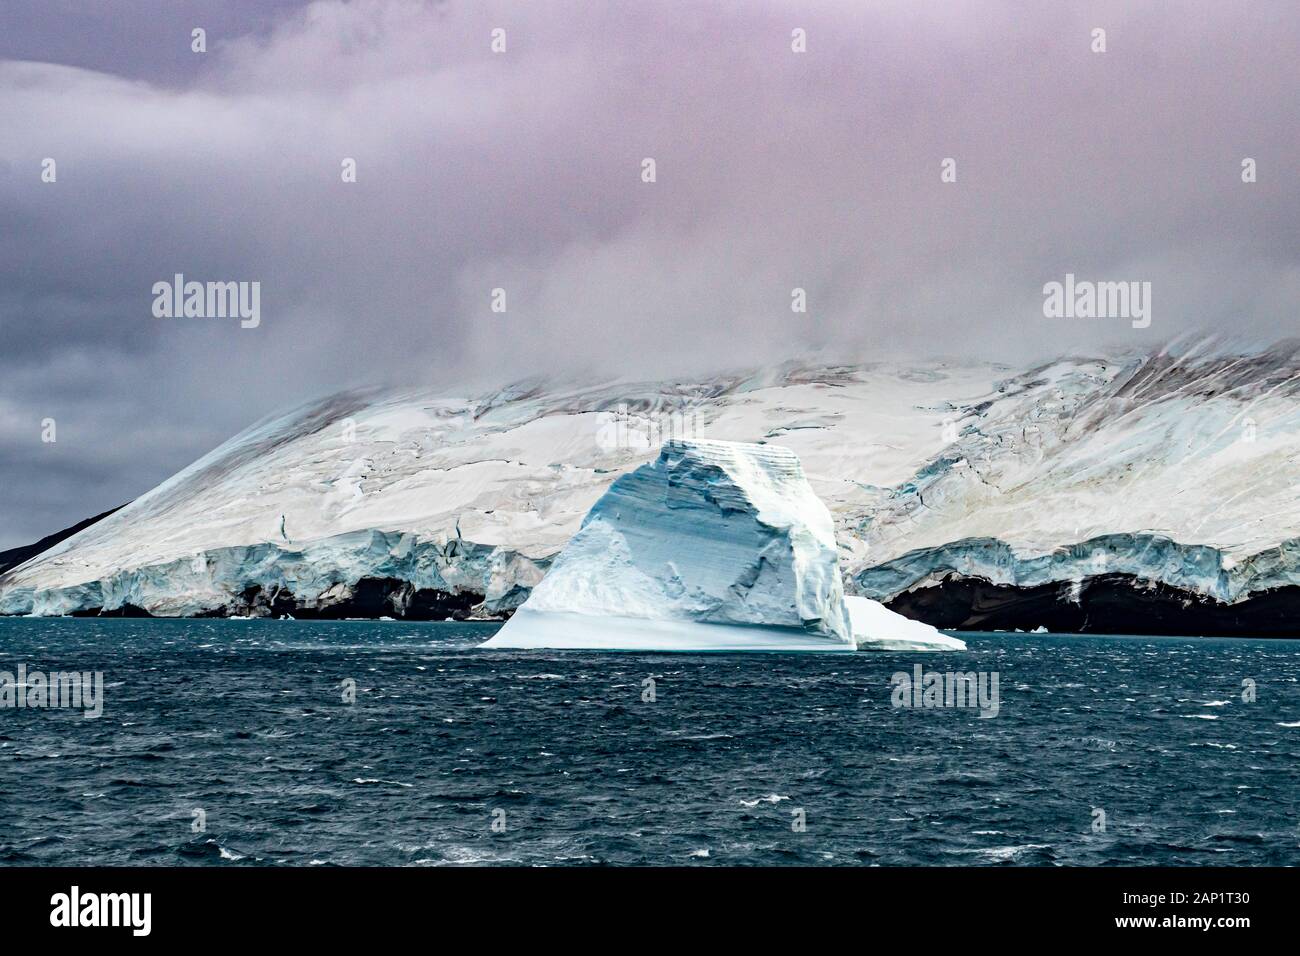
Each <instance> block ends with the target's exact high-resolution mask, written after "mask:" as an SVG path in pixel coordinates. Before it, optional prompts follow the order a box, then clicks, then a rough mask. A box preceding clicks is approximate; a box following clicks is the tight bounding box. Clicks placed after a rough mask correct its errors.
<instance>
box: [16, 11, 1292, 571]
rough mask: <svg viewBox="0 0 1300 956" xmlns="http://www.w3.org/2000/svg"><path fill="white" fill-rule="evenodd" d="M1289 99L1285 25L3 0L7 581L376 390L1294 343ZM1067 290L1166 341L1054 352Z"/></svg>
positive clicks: (1143, 18) (1069, 325)
mask: <svg viewBox="0 0 1300 956" xmlns="http://www.w3.org/2000/svg"><path fill="white" fill-rule="evenodd" d="M87 10H101V11H105V12H99V13H95V12H87ZM194 27H204V28H205V29H206V30H207V41H208V52H207V53H205V54H196V53H193V52H191V50H190V42H191V41H190V31H191V29H192V28H194ZM496 27H501V28H504V29H505V30H506V43H507V49H506V52H505V53H503V54H495V53H493V52H492V50H491V48H490V43H491V32H492V30H493V29H494V28H496ZM796 27H799V28H803V29H805V30H806V31H807V52H806V53H803V54H797V53H794V52H792V51H791V31H792V30H793V29H795V28H796ZM1096 27H1101V28H1104V29H1105V30H1106V44H1107V52H1105V53H1094V52H1092V49H1091V45H1092V42H1093V41H1092V36H1091V33H1092V30H1093V29H1094V28H1096ZM1298 63H1300V5H1297V4H1295V3H1294V2H1291V0H1278V2H1273V3H1270V2H1257V3H1251V4H1249V5H1233V4H1224V3H1222V2H1195V0H1185V2H1179V3H1133V2H1113V3H1069V4H1037V3H1031V2H1017V3H994V2H983V3H959V2H945V3H941V4H938V3H936V4H924V3H917V2H915V0H906V2H896V3H871V2H862V0H856V2H851V3H850V2H847V0H846V2H843V3H832V2H818V3H807V4H800V3H764V2H758V0H751V2H746V3H731V2H726V3H723V2H717V3H707V2H700V3H687V2H685V0H674V2H653V0H638V2H636V3H626V2H611V3H595V2H593V3H589V4H574V3H572V2H558V0H557V2H545V0H528V2H523V0H517V2H512V3H491V2H482V0H475V2H468V3H461V2H447V3H441V4H434V3H420V2H403V0H368V2H352V3H341V2H332V0H331V2H320V3H314V4H310V5H304V4H300V3H290V2H267V0H257V2H253V0H231V2H225V3H221V4H217V3H209V2H194V0H134V2H131V3H114V4H105V5H98V4H89V3H80V2H78V3H73V2H52V0H6V2H5V3H4V5H3V6H2V7H0V221H3V223H4V228H3V230H0V345H2V348H0V485H2V486H3V488H4V496H3V506H2V507H0V547H6V546H11V545H15V544H19V543H25V542H26V541H29V540H31V539H33V538H36V537H39V536H40V535H42V534H45V533H47V532H49V531H52V530H55V529H57V528H59V527H62V526H65V525H67V524H70V523H72V522H74V521H76V520H78V519H80V518H82V517H85V516H87V515H89V514H92V513H95V512H97V511H99V510H102V509H104V508H106V507H109V506H112V505H115V504H119V503H121V502H123V501H125V500H127V499H129V498H131V497H133V496H135V495H137V494H139V493H141V492H142V491H145V490H147V489H148V488H149V487H151V486H152V485H154V484H156V483H157V482H158V481H159V480H161V479H163V478H165V477H167V476H168V475H169V474H171V473H172V472H174V471H175V470H176V469H178V468H180V467H182V466H184V465H185V464H187V463H188V462H190V461H191V460H193V459H194V458H196V457H198V456H199V455H200V454H202V453H203V452H205V451H207V450H209V449H210V448H211V447H212V446H214V445H215V444H217V443H218V442H219V441H221V440H223V439H224V438H226V437H228V436H229V435H230V434H232V433H234V432H235V431H238V430H239V429H240V428H242V427H243V426H245V425H246V424H248V423H249V422H251V421H252V420H254V419H256V418H259V417H261V416H262V415H264V414H266V413H268V412H270V411H273V410H275V409H277V408H279V407H281V406H283V405H285V404H290V403H296V402H298V401H300V400H303V399H306V398H309V397H312V396H314V395H319V394H322V393H326V392H330V391H333V390H335V389H338V388H342V387H345V386H348V385H352V384H358V383H362V382H385V381H399V382H420V383H426V382H427V383H445V384H448V385H452V384H455V383H458V382H461V381H465V382H475V383H479V382H484V381H490V380H498V379H502V378H508V377H512V376H522V375H529V374H534V373H549V372H564V371H570V370H573V369H595V370H601V371H610V372H619V373H634V374H643V375H646V376H671V375H674V374H683V375H686V374H690V373H692V372H694V371H697V370H701V369H711V368H718V367H728V366H735V365H738V364H747V363H752V362H764V361H770V360H773V359H784V358H789V357H796V356H799V355H803V354H807V353H808V352H810V351H811V350H813V349H822V350H829V351H830V352H834V353H836V354H839V355H842V356H843V357H845V358H852V357H874V356H904V357H908V356H910V357H917V358H922V359H932V358H938V357H940V356H943V355H950V356H962V355H968V354H969V355H976V356H979V357H985V358H987V357H994V358H1001V359H1004V360H1006V361H1008V362H1013V363H1014V362H1021V361H1027V360H1030V359H1035V358H1039V357H1044V356H1049V355H1051V354H1053V353H1058V352H1061V351H1067V350H1072V351H1085V350H1088V349H1090V348H1097V347H1100V346H1101V345H1103V344H1108V343H1113V344H1117V345H1120V346H1124V345H1136V346H1145V345H1151V344H1154V343H1157V342H1160V341H1164V340H1168V339H1171V338H1174V337H1176V336H1179V335H1182V334H1184V333H1188V332H1193V331H1196V330H1202V329H1204V330H1211V331H1217V332H1229V333H1232V334H1234V335H1242V336H1247V337H1251V338H1254V339H1260V340H1272V339H1277V338H1282V337H1286V336H1291V335H1294V334H1295V332H1296V311H1297V303H1298V302H1300V225H1298V223H1300V153H1298V152H1297V146H1298V145H1300V144H1298V142H1297V140H1300V133H1297V131H1298V130H1300V96H1298V95H1297V87H1298V86H1300V83H1298V82H1297V80H1298V74H1297V64H1298ZM46 157H52V158H54V159H55V160H56V163H57V175H58V179H57V182H55V183H43V182H41V178H40V176H41V163H42V160H43V159H44V158H46ZM344 157H352V158H355V159H356V161H357V167H358V181H357V182H356V183H343V182H342V181H341V177H340V163H341V160H342V159H343V158H344ZM645 157H653V158H654V159H655V161H656V164H657V175H658V179H657V182H655V183H653V184H647V183H643V182H641V178H640V174H641V161H642V159H643V158H645ZM945 157H952V158H954V159H955V160H956V162H957V182H955V183H943V182H941V181H940V163H941V161H942V160H943V159H944V158H945ZM1245 157H1251V158H1254V159H1255V160H1256V162H1257V165H1258V182H1255V183H1251V184H1245V183H1243V182H1242V181H1241V162H1242V159H1243V158H1245ZM176 272H182V273H184V274H185V275H186V276H187V277H189V278H194V279H202V280H207V279H212V280H246V281H253V280H256V281H260V282H261V284H262V323H261V326H260V327H259V328H257V329H241V328H239V324H238V321H237V320H221V319H213V320H206V319H193V318H191V319H171V320H160V319H156V318H154V317H153V315H152V313H151V304H152V294H151V292H150V289H151V287H152V285H153V283H154V282H157V281H159V280H168V279H170V278H171V276H172V275H173V274H174V273H176ZM1067 272H1073V273H1075V274H1076V275H1078V276H1080V277H1081V278H1093V279H1098V280H1139V281H1149V282H1151V283H1152V289H1153V292H1152V298H1153V302H1152V324H1151V327H1150V328H1149V329H1146V330H1135V329H1133V328H1131V327H1130V325H1129V323H1128V322H1126V321H1123V320H1115V319H1095V320H1051V319H1046V318H1044V316H1043V312H1042V302H1043V296H1042V286H1043V284H1044V283H1045V282H1048V281H1052V280H1060V279H1062V278H1063V277H1064V275H1065V274H1066V273H1067ZM794 287H802V288H804V289H806V290H807V295H808V312H807V314H794V313H792V312H791V310H790V294H791V289H792V288H794ZM494 288H504V289H505V290H506V295H507V306H508V311H507V312H506V313H505V314H496V313H493V312H492V311H491V309H490V308H489V304H490V297H491V292H492V290H493V289H494ZM47 417H52V418H54V419H56V421H57V422H58V442H57V443H56V444H54V445H48V444H43V443H42V442H41V441H40V434H41V420H42V419H44V418H47Z"/></svg>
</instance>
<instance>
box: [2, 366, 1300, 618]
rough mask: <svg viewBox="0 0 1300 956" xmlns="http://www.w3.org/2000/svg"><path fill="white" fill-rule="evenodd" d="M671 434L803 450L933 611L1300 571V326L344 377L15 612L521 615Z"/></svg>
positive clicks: (79, 539) (41, 574)
mask: <svg viewBox="0 0 1300 956" xmlns="http://www.w3.org/2000/svg"><path fill="white" fill-rule="evenodd" d="M673 436H681V437H692V436H694V437H710V438H723V439H730V440H737V441H750V442H773V443H779V444H781V445H783V446H786V447H788V448H790V449H791V450H793V451H794V452H795V453H796V454H797V455H798V456H799V458H800V459H801V460H802V462H803V466H804V470H805V472H806V473H807V475H808V478H809V481H810V482H811V484H812V486H813V489H814V490H815V491H816V493H817V495H818V496H819V497H820V498H821V499H822V500H823V501H825V502H826V503H827V505H828V506H829V507H830V509H831V511H832V514H833V515H834V518H835V523H836V534H837V538H838V540H839V542H840V547H841V550H842V554H841V566H842V568H843V570H844V572H845V575H846V590H847V591H848V592H849V593H857V594H862V595H866V596H868V597H872V598H876V599H879V600H883V601H895V602H899V601H901V602H903V603H904V604H905V605H906V606H907V607H909V608H911V609H913V610H917V609H919V611H918V613H921V614H922V616H924V608H925V606H927V605H926V601H924V600H922V601H918V600H917V595H918V594H923V593H931V592H935V588H934V587H931V586H933V585H938V584H940V583H941V582H953V581H958V580H960V581H978V582H981V586H984V585H987V586H989V587H994V588H1012V589H1019V590H1022V591H1023V590H1025V589H1035V588H1039V589H1041V588H1043V587H1049V588H1060V589H1063V590H1062V591H1061V594H1060V595H1058V598H1060V599H1064V600H1067V601H1068V600H1076V599H1079V600H1082V599H1083V598H1084V597H1086V594H1082V593H1081V589H1083V590H1086V585H1087V582H1089V581H1101V580H1107V581H1110V582H1112V583H1113V582H1115V581H1121V580H1122V581H1123V582H1125V583H1126V586H1127V587H1130V588H1138V589H1146V590H1150V589H1152V588H1163V589H1167V590H1168V591H1169V594H1171V595H1173V597H1172V598H1171V599H1172V600H1180V601H1184V602H1185V601H1187V600H1191V599H1195V600H1200V599H1204V600H1206V601H1210V602H1213V603H1215V604H1218V605H1231V606H1241V605H1242V602H1243V601H1245V599H1247V598H1253V597H1255V596H1258V595H1260V594H1261V593H1263V592H1274V593H1276V592H1278V589H1285V588H1288V587H1291V586H1296V585H1300V543H1298V541H1297V539H1300V351H1298V350H1297V348H1296V347H1295V346H1293V345H1284V346H1278V347H1275V348H1274V349H1272V350H1271V351H1268V352H1265V353H1261V354H1254V355H1229V356H1223V355H1209V354H1206V355H1200V354H1196V353H1195V352H1193V353H1192V354H1183V355H1181V356H1180V357H1174V356H1172V355H1170V354H1166V353H1159V354H1153V355H1114V356H1097V357H1085V358H1069V359H1062V360H1060V361H1057V362H1054V363H1051V364H1048V365H1044V366H1041V367H1037V368H1031V369H1019V370H1018V369H1012V368H1007V367H1005V366H997V365H989V364H977V363H972V364H968V365H952V364H944V365H937V364H936V365H912V366H901V365H885V364H879V365H855V366H810V365H806V364H793V363H792V364H788V365H785V366H782V367H779V368H772V369H765V370H760V371H756V372H747V373H739V374H730V375H719V376H716V377H711V378H708V379H705V380H701V381H699V382H695V383H689V384H678V383H673V384H664V383H632V382H626V381H617V382H605V383H599V384H589V385H564V386H560V385H548V384H546V383H541V382H534V383H525V384H521V385H517V386H514V387H511V388H509V389H505V390H503V391H499V392H495V393H492V394H486V395H477V396H453V395H448V394H445V393H431V392H393V391H374V392H368V393H346V394H341V395H337V396H333V397H331V398H328V399H326V400H324V401H321V402H317V403H313V404H310V405H308V406H305V407H302V408H299V409H296V410H294V411H292V412H289V413H287V414H283V415H278V416H275V417H272V418H268V419H266V420H264V421H262V422H260V423H258V424H257V425H255V426H253V427H252V428H250V429H248V430H247V431H245V432H244V433H242V434H241V435H238V436H236V437H235V438H233V439H231V440H230V441H228V442H226V443H225V444H224V445H222V446H221V447H219V448H217V449H216V450H214V451H213V452H211V453H210V454H209V455H207V456H205V457H204V458H203V459H201V460H200V461H198V462H195V463H194V464H193V465H191V466H190V467H189V468H187V469H185V470H184V471H182V472H180V473H179V474H177V475H176V476H174V477H173V478H171V479H170V480H168V481H167V482H164V483H163V484H162V485H160V486H158V487H157V488H155V489H154V490H152V491H150V492H149V493H147V494H145V495H143V496H141V497H140V498H139V499H137V500H136V501H134V502H132V503H131V504H130V505H128V506H127V507H125V508H123V509H121V510H120V511H117V512H115V513H114V514H112V515H110V516H109V517H107V518H105V519H103V520H102V521H100V522H98V523H96V524H94V525H92V526H91V527H90V528H88V529H86V530H84V531H82V532H81V533H79V534H77V535H75V536H73V537H71V538H68V539H67V540H65V541H63V542H61V543H60V544H59V545H57V546H56V547H54V548H53V549H51V550H50V551H48V552H46V553H44V554H42V555H39V556H38V557H36V558H34V559H32V560H31V561H28V562H27V563H26V564H24V565H22V566H20V567H18V568H16V569H13V570H11V571H10V572H9V573H8V574H6V575H5V576H4V577H2V578H0V611H2V612H4V613H37V614H63V613H72V612H86V611H94V610H99V609H103V610H105V611H111V610H116V609H123V608H127V609H143V610H145V611H148V612H149V613H153V614H166V615H190V614H200V613H222V614H241V613H281V612H284V613H294V614H296V615H299V616H302V615H311V614H317V615H353V614H355V615H371V614H385V613H387V614H393V615H395V616H401V615H408V616H431V615H432V616H438V615H441V614H444V613H455V614H456V615H458V616H463V615H466V614H476V615H480V616H484V615H493V614H499V613H503V612H508V611H509V610H510V609H512V608H514V607H517V606H518V605H519V604H520V603H521V602H522V600H523V599H524V597H526V596H527V593H528V591H529V589H531V587H532V586H533V585H535V584H536V583H537V582H538V581H539V580H540V579H541V577H542V575H543V574H544V573H545V571H546V568H547V566H548V563H549V560H550V559H551V557H552V556H553V555H555V554H556V553H557V552H558V551H559V550H560V548H561V547H562V546H563V545H564V543H565V542H566V541H567V540H568V538H569V537H570V536H571V535H572V534H573V533H574V532H575V531H576V530H577V528H578V524H579V522H580V521H581V519H582V516H583V515H584V514H586V512H587V510H588V509H589V508H590V507H591V505H592V504H593V503H594V502H595V501H596V500H597V498H599V497H600V495H601V494H602V493H603V492H604V491H605V489H606V488H607V487H608V486H609V484H610V483H611V482H612V481H613V480H614V479H615V478H617V477H618V476H619V475H621V474H624V473H626V472H628V471H629V470H631V469H633V468H635V467H637V466H639V465H641V464H642V463H644V462H646V461H648V460H650V459H651V458H652V457H653V456H654V455H655V454H656V452H657V449H658V446H659V445H660V444H662V441H663V440H664V439H666V438H669V437H673ZM1053 593H1055V592H1053ZM1160 593H1161V594H1164V591H1160ZM1287 593H1289V592H1287ZM1162 599H1163V598H1162ZM973 600H978V597H977V598H975V599H973ZM932 603H933V602H932ZM1247 603H1249V602H1247ZM1081 606H1082V605H1081ZM1026 623H1030V622H1026ZM949 626H951V625H949ZM1031 626H1032V623H1031ZM1296 630H1297V631H1300V627H1298V628H1296Z"/></svg>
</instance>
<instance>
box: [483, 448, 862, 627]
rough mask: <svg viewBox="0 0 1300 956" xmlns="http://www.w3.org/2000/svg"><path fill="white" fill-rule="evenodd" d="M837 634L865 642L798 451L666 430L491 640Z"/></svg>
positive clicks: (826, 518)
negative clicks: (857, 632) (663, 440)
mask: <svg viewBox="0 0 1300 956" xmlns="http://www.w3.org/2000/svg"><path fill="white" fill-rule="evenodd" d="M582 618H587V619H589V620H587V621H584V620H582ZM633 622H635V623H633ZM698 625H703V626H702V627H701V626H698ZM836 645H837V646H838V648H839V649H844V650H852V649H853V646H854V641H853V633H852V628H851V625H850V621H849V615H848V611H847V610H846V608H845V606H844V591H843V584H842V580H841V577H840V571H839V553H838V551H837V549H836V546H835V532H834V526H833V524H832V521H831V515H830V512H829V511H828V510H827V509H826V506H825V505H824V504H823V503H822V502H821V501H820V500H818V498H817V496H816V494H814V493H813V490H812V488H811V487H810V486H809V484H808V482H807V480H806V479H805V478H804V474H803V469H802V468H801V466H800V464H799V459H798V458H797V457H796V456H795V455H794V454H793V453H791V452H790V451H788V450H787V449H785V448H781V447H779V446H775V445H756V444H747V443H741V442H725V441H716V440H701V439H694V440H672V441H669V442H668V443H667V444H665V445H664V447H663V450H662V451H661V452H660V454H659V457H658V458H657V459H656V460H655V461H654V462H652V463H649V464H646V465H642V466H641V467H640V468H638V469H636V470H635V471H633V472H631V473H629V474H626V475H623V476H622V477H621V478H619V479H618V480H617V481H615V482H614V483H613V484H612V485H611V486H610V488H609V490H608V491H607V492H606V493H605V494H604V495H603V496H602V497H601V498H600V500H599V501H597V502H596V504H595V505H594V506H593V507H592V509H591V511H590V513H588V515H587V517H586V518H585V519H584V521H583V523H582V527H581V529H580V530H579V531H578V533H577V534H576V535H574V537H573V538H572V539H571V540H570V541H569V543H568V544H567V545H566V546H565V548H564V550H563V551H562V552H561V553H560V555H559V556H558V557H557V558H556V559H555V562H554V564H553V565H552V567H551V569H550V571H549V573H548V574H547V575H546V577H545V578H544V579H543V580H542V582H541V583H540V584H538V585H537V587H536V588H534V589H533V592H532V595H531V596H530V597H529V599H528V601H527V603H525V604H524V605H523V607H522V608H520V609H519V611H518V613H516V614H515V615H514V617H512V618H511V619H510V621H509V622H508V623H507V624H506V625H505V627H503V628H502V629H501V631H499V632H498V633H497V634H496V635H495V636H494V637H493V638H492V639H491V640H489V641H488V642H487V644H486V645H484V646H485V647H488V648H497V647H602V648H610V647H617V648H619V649H629V648H635V649H641V650H652V649H655V650H671V649H688V648H689V649H694V650H700V649H707V650H722V649H759V648H766V649H772V650H792V649H836V648H835V646H836Z"/></svg>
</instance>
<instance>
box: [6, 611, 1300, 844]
mask: <svg viewBox="0 0 1300 956" xmlns="http://www.w3.org/2000/svg"><path fill="white" fill-rule="evenodd" d="M494 628H495V626H494V625H470V624H424V625H420V624H402V623H382V622H364V623H363V622H357V623H337V624H321V623H303V622H291V621H276V622H272V621H211V622H207V621H174V622H167V621H130V620H123V621H70V620H69V621H61V620H60V621H25V620H15V619H7V620H0V670H7V671H14V670H15V669H16V667H17V665H18V664H19V663H25V664H27V665H28V667H29V668H32V669H37V668H43V669H48V670H55V669H61V670H73V669H80V670H102V671H103V672H104V680H105V682H106V688H105V698H106V700H105V707H104V713H103V716H102V717H101V718H99V719H97V720H88V719H85V718H83V717H82V716H81V715H80V714H79V713H78V712H75V711H67V710H44V711H33V710H15V709H0V863H7V864H59V865H76V864H89V863H97V864H177V863H194V864H211V865H221V866H238V865H249V864H257V863H263V864H293V865H309V864H310V865H326V864H457V863H516V864H588V863H637V864H705V865H707V864H786V863H790V864H883V865H897V864H940V865H942V864H959V865H968V864H1031V865H1032V864H1037V865H1050V864H1115V863H1129V864H1296V863H1300V849H1298V847H1300V774H1298V771H1300V759H1298V758H1300V642H1294V641H1285V642H1284V641H1241V640H1201V639H1195V640H1193V639H1173V638H1163V639H1162V638H1100V637H1053V636H1048V635H1028V634H973V635H969V636H968V643H969V644H970V651H969V652H968V653H966V654H958V655H901V654H856V655H851V656H845V657H839V656H836V657H813V656H796V655H756V656H731V655H707V656H696V655H640V654H637V655H630V654H605V655H596V654H586V653H568V652H566V653H555V654H537V653H525V652H495V653H493V652H485V651H479V650H477V649H476V645H477V644H478V643H480V642H481V641H483V640H484V639H486V638H487V637H488V636H489V635H490V634H491V633H492V632H493V630H494ZM918 661H920V662H922V663H924V665H925V666H926V667H932V668H935V669H939V670H945V669H950V668H952V669H958V668H959V669H962V670H983V671H990V672H992V671H996V672H997V673H998V675H999V689H1000V705H1001V706H1000V711H999V713H998V715H997V716H996V717H991V718H988V717H985V718H982V717H980V715H979V712H978V711H975V710H959V709H939V710H916V709H912V710H906V709H895V708H893V707H892V706H891V702H890V697H891V694H890V690H891V688H890V683H889V682H890V676H891V675H892V674H893V673H895V672H896V671H899V670H910V669H911V666H912V664H913V663H915V662H918ZM647 677H650V678H653V679H654V681H655V695H656V698H657V699H656V700H655V701H654V702H644V701H643V700H642V695H643V690H644V687H643V681H644V680H645V679H646V678H647ZM347 678H351V679H352V680H355V681H356V686H357V694H356V703H354V704H350V705H349V704H346V703H344V702H343V700H342V696H343V690H342V688H341V684H342V682H343V681H344V680H345V679H347ZM1244 678H1250V679H1253V680H1254V681H1255V682H1256V685H1257V694H1258V699H1257V700H1256V701H1255V702H1253V703H1243V702H1242V700H1241V692H1242V680H1243V679H1244ZM1094 808H1095V809H1098V810H1103V811H1104V812H1105V814H1106V817H1105V822H1106V828H1105V831H1104V832H1094V829H1093V827H1094V824H1095V821H1097V820H1098V819H1099V818H1098V817H1097V815H1096V814H1095V813H1094ZM195 809H202V810H203V811H204V814H205V822H206V829H205V830H204V831H203V832H194V831H193V829H192V826H193V823H194V821H195V816H194V813H193V811H194V810H195ZM498 811H504V813H503V814H502V813H499V812H498ZM795 811H802V814H803V818H804V819H805V821H806V830H805V831H804V832H796V831H795V830H794V829H792V824H793V823H794V822H795V821H796V818H797V814H796V812H795ZM494 821H496V822H497V823H498V825H501V824H504V831H502V832H498V831H496V830H494V829H493V822H494Z"/></svg>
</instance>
